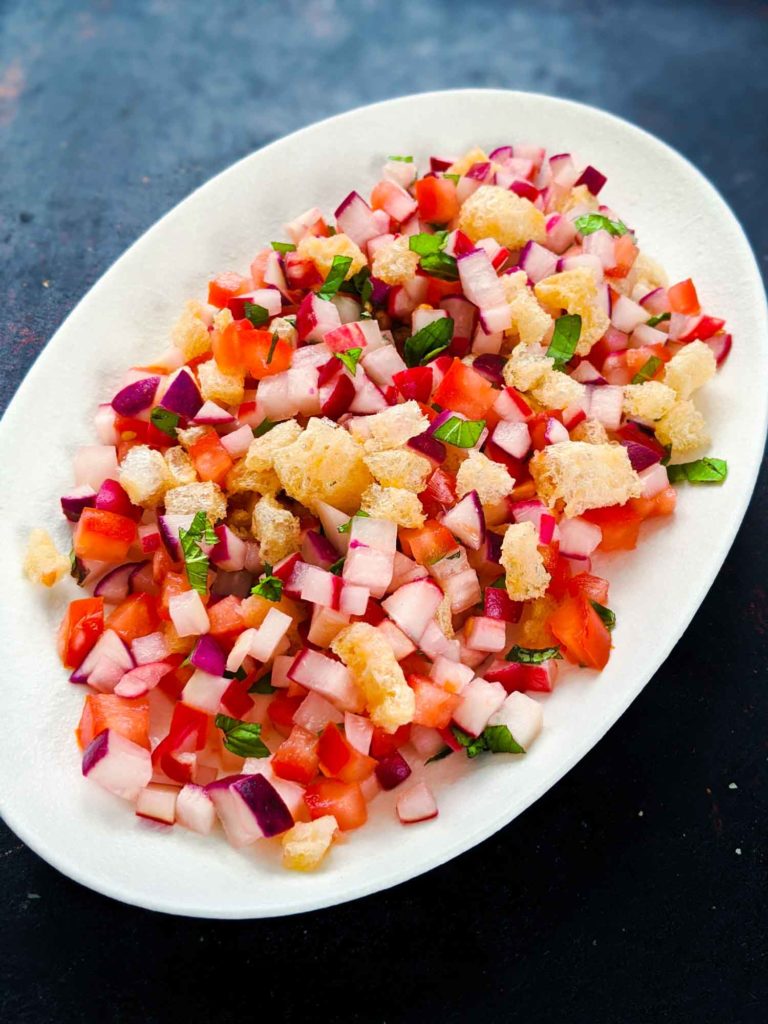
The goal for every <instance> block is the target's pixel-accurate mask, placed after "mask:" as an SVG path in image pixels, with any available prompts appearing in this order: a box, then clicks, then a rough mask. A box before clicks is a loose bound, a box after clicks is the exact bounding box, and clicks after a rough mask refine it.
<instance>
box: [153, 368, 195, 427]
mask: <svg viewBox="0 0 768 1024" xmlns="http://www.w3.org/2000/svg"><path fill="white" fill-rule="evenodd" d="M160 404H161V405H162V407H163V408H164V409H170V411H171V412H176V413H178V414H179V415H180V416H187V417H189V418H190V419H191V418H192V417H193V416H194V415H195V413H196V412H197V411H198V410H199V409H200V406H201V405H202V404H203V398H202V395H201V394H200V391H199V390H198V387H197V384H196V383H195V380H194V378H193V376H192V374H191V373H190V372H189V370H186V369H181V370H180V371H179V373H177V375H176V376H175V377H174V378H173V380H172V381H171V384H170V387H169V388H168V390H167V391H166V392H165V394H164V395H163V398H162V401H161V402H160Z"/></svg>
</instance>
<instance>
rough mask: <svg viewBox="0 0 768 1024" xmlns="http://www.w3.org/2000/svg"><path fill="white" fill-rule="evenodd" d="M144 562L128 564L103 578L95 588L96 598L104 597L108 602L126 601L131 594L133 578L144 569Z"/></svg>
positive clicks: (120, 566)
mask: <svg viewBox="0 0 768 1024" xmlns="http://www.w3.org/2000/svg"><path fill="white" fill-rule="evenodd" d="M146 564H147V563H146V561H144V562H126V563H125V564H124V565H119V566H118V567H117V568H116V569H112V570H111V571H110V572H108V573H107V574H106V575H105V576H102V577H101V579H100V580H99V582H98V583H97V584H96V586H95V588H94V591H93V593H94V596H95V597H103V598H104V599H105V600H106V601H114V602H115V603H117V602H119V601H124V600H125V599H126V597H128V595H129V594H130V592H131V582H132V580H133V577H134V576H135V575H136V573H137V572H139V571H140V570H141V569H143V568H144V566H145V565H146Z"/></svg>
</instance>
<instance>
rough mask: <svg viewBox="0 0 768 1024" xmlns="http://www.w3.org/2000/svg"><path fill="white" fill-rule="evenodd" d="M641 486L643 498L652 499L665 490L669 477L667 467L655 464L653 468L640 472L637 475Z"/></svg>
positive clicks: (658, 463) (649, 467)
mask: <svg viewBox="0 0 768 1024" xmlns="http://www.w3.org/2000/svg"><path fill="white" fill-rule="evenodd" d="M638 476H639V477H640V480H641V481H642V484H643V497H644V498H653V497H655V496H656V495H657V494H659V493H660V492H661V491H663V490H665V488H667V487H669V476H668V475H667V467H666V466H662V464H661V463H660V462H657V463H656V464H655V465H653V466H648V467H647V468H646V469H642V470H640V472H639V473H638Z"/></svg>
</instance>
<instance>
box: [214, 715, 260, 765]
mask: <svg viewBox="0 0 768 1024" xmlns="http://www.w3.org/2000/svg"><path fill="white" fill-rule="evenodd" d="M214 721H215V722H216V728H217V729H221V731H222V732H223V733H224V746H225V747H226V749H227V750H228V751H229V752H230V753H231V754H236V755H237V756H238V757H269V754H270V751H269V748H268V747H267V746H266V745H265V744H264V741H263V740H262V739H261V738H260V737H261V725H260V724H259V723H258V722H241V721H240V719H239V718H230V717H229V715H216V718H215V719H214Z"/></svg>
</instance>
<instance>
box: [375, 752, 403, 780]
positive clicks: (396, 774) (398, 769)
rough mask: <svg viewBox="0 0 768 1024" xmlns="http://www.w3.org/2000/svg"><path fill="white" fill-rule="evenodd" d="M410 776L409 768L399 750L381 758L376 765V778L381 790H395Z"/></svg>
mask: <svg viewBox="0 0 768 1024" xmlns="http://www.w3.org/2000/svg"><path fill="white" fill-rule="evenodd" d="M410 774H411V766H410V765H409V764H408V762H407V761H406V760H405V758H404V757H403V755H402V754H401V753H400V751H399V750H396V751H395V752H394V754H390V755H389V756H388V757H385V758H382V760H381V761H379V763H378V764H377V765H376V778H377V779H378V780H379V785H380V786H381V788H382V789H395V787H397V786H399V785H400V784H401V783H402V782H405V780H406V779H407V778H408V776H409V775H410Z"/></svg>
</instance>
